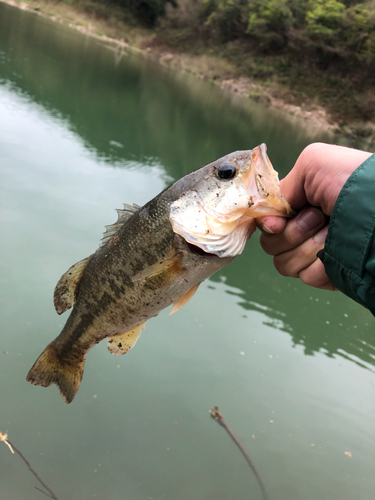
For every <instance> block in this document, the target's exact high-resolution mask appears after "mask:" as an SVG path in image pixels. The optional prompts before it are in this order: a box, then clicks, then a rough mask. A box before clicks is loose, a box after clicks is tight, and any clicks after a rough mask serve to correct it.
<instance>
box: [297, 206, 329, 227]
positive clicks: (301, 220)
mask: <svg viewBox="0 0 375 500" xmlns="http://www.w3.org/2000/svg"><path fill="white" fill-rule="evenodd" d="M324 220H325V216H324V214H323V212H321V211H320V210H318V209H316V208H308V209H307V210H305V211H304V212H300V213H299V214H298V215H297V217H296V222H297V224H298V226H299V227H300V229H302V231H304V232H306V233H307V232H308V231H311V230H312V229H314V228H315V227H317V226H319V224H321V223H322V222H323V221H324Z"/></svg>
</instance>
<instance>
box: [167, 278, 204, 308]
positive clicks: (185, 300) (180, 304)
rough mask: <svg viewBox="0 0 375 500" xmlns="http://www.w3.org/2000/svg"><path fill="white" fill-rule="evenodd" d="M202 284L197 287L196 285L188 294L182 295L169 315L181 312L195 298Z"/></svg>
mask: <svg viewBox="0 0 375 500" xmlns="http://www.w3.org/2000/svg"><path fill="white" fill-rule="evenodd" d="M199 285H200V283H198V284H197V285H194V286H193V287H192V288H190V290H189V291H188V292H186V293H185V294H184V295H182V296H181V297H180V298H179V299H177V300H176V302H174V303H173V307H172V310H171V312H170V313H169V316H170V315H171V314H174V313H175V312H177V311H179V310H180V309H181V308H182V307H184V306H185V305H186V304H187V303H188V302H189V300H190V299H191V298H192V297H193V296H194V294H195V292H196V291H197V290H198V287H199Z"/></svg>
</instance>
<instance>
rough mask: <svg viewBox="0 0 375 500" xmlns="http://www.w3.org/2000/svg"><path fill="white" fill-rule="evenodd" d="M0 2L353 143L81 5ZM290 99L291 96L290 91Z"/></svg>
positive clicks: (228, 74)
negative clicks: (141, 56) (207, 82)
mask: <svg viewBox="0 0 375 500" xmlns="http://www.w3.org/2000/svg"><path fill="white" fill-rule="evenodd" d="M0 2H3V3H6V4H8V5H10V6H12V7H17V8H19V9H21V10H25V11H28V12H31V13H34V14H37V15H39V16H42V17H44V18H47V19H49V20H51V21H54V22H58V23H60V24H64V25H65V26H68V27H69V28H72V29H75V30H76V31H79V32H80V33H83V34H85V35H87V36H90V37H93V38H95V39H97V40H100V41H101V42H103V43H104V44H106V45H107V46H108V47H109V48H110V49H112V50H128V51H130V52H133V53H139V54H141V55H143V56H144V57H147V58H150V59H152V60H154V61H156V62H158V63H159V64H161V65H163V66H166V67H169V68H171V69H172V70H175V71H179V72H186V73H189V74H193V75H194V76H195V77H196V78H199V79H201V80H207V81H209V82H211V83H213V84H215V85H218V86H219V87H220V88H221V89H222V90H223V91H224V92H227V93H229V94H232V95H236V96H240V98H243V99H250V100H253V101H255V102H260V103H262V104H263V105H264V106H265V107H266V108H268V109H270V110H271V111H272V110H274V111H276V112H277V113H278V114H280V115H281V116H282V117H283V118H285V119H286V120H288V121H291V120H292V121H294V122H295V121H299V122H300V123H301V126H303V127H307V128H309V129H311V130H312V131H314V129H315V131H316V132H325V133H328V134H329V135H332V139H333V138H334V137H335V136H336V141H337V139H338V138H340V137H345V138H348V139H350V138H351V139H353V136H352V137H350V133H349V134H348V133H345V131H343V130H342V129H341V127H340V125H339V123H338V122H337V121H335V120H333V118H332V116H331V114H330V113H329V112H328V111H327V110H326V109H325V108H324V107H323V106H321V105H318V104H315V103H313V102H310V101H309V100H308V99H307V100H306V103H304V104H303V105H298V104H292V103H291V102H288V100H287V99H284V98H282V97H274V96H273V95H272V90H273V89H272V87H268V88H267V87H266V86H264V85H262V84H260V83H258V82H257V81H256V80H254V79H252V78H249V77H245V76H237V75H238V71H236V68H235V67H234V66H233V67H231V65H230V63H228V62H226V61H224V60H223V59H220V58H218V57H214V56H209V55H201V56H193V55H190V54H187V53H186V52H181V51H178V49H174V48H173V49H172V48H171V47H168V46H166V44H165V43H164V42H163V41H161V39H160V37H158V35H157V33H155V32H152V31H151V30H147V29H146V28H141V27H131V26H129V25H127V24H126V23H124V22H123V21H118V22H115V23H114V22H113V21H112V22H111V23H110V22H109V21H108V20H107V19H100V18H98V16H97V15H95V12H94V13H93V14H89V13H87V12H85V11H84V10H83V9H84V4H82V5H79V6H78V8H77V7H76V6H74V4H71V5H68V4H65V3H62V4H59V3H54V4H52V3H50V2H49V1H48V0H28V1H27V2H26V1H22V0H20V1H17V0H0ZM89 2H90V0H89ZM87 5H92V4H87ZM113 14H114V15H115V14H116V12H115V11H114V12H113ZM121 35H122V36H121ZM291 94H292V90H290V95H291ZM287 97H288V96H287ZM291 100H292V99H291ZM353 125H355V124H354V123H353ZM369 126H370V127H371V129H372V133H370V134H369V137H366V138H363V139H365V141H364V142H365V143H366V142H367V143H368V144H372V143H374V142H375V124H373V123H371V124H370V125H369ZM357 139H358V137H357Z"/></svg>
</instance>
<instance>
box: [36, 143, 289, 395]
mask: <svg viewBox="0 0 375 500" xmlns="http://www.w3.org/2000/svg"><path fill="white" fill-rule="evenodd" d="M290 213H291V208H290V206H289V204H288V203H287V202H286V201H285V200H284V199H283V198H282V196H281V194H280V190H279V182H278V176H277V172H275V170H274V169H273V167H272V165H271V162H270V161H269V159H268V156H267V154H266V146H265V144H262V145H261V146H258V147H256V148H255V149H253V150H249V151H236V152H234V153H231V154H229V155H227V156H224V157H223V158H220V159H219V160H216V161H214V162H212V163H209V164H208V165H206V166H204V167H202V168H200V169H198V170H196V171H194V172H192V173H190V174H188V175H186V176H185V177H183V178H182V179H179V180H178V181H176V182H175V183H174V184H172V185H171V186H170V187H168V188H167V189H165V190H164V191H162V192H161V193H160V194H158V195H157V196H156V197H155V198H154V199H153V200H151V201H150V202H148V203H147V204H146V205H145V206H143V207H138V206H133V207H131V206H129V205H124V209H123V210H118V214H119V216H118V220H117V222H116V223H115V224H113V225H112V226H107V232H106V233H105V234H104V238H103V240H102V244H101V246H100V247H99V249H98V250H97V251H96V252H95V253H94V254H92V255H91V256H90V257H88V258H87V259H85V260H82V261H80V262H78V263H77V264H75V265H74V266H72V267H71V268H70V269H68V271H67V272H66V273H65V274H64V275H63V276H62V277H61V278H60V280H59V282H58V283H57V285H56V288H55V292H54V304H55V308H56V311H57V312H58V314H61V313H63V312H65V311H66V310H68V309H69V308H71V307H72V306H73V305H74V307H73V310H72V312H71V314H70V316H69V318H68V320H67V322H66V324H65V326H64V328H63V330H62V332H61V333H60V335H59V336H58V337H56V339H55V340H53V341H52V342H51V343H50V344H49V345H48V346H47V347H46V349H45V350H44V351H43V352H42V354H41V355H40V356H39V358H38V359H37V361H36V362H35V364H34V366H33V367H32V368H31V370H30V372H29V373H28V375H27V381H28V382H30V383H32V384H35V385H40V386H43V387H47V386H49V385H51V384H56V385H57V386H58V388H59V390H60V393H61V395H62V397H63V399H64V401H65V402H66V403H70V402H71V401H72V400H73V398H74V396H75V395H76V393H77V391H78V388H79V386H80V383H81V379H82V375H83V368H84V363H85V359H86V356H87V353H88V351H89V350H90V349H91V348H92V347H93V346H94V345H95V344H97V343H99V342H100V341H101V340H103V339H104V338H106V337H107V338H108V341H107V343H108V349H109V351H110V352H111V353H112V354H124V353H126V352H128V351H129V350H130V349H131V348H132V347H134V345H135V343H136V342H137V340H138V338H139V336H140V335H141V332H142V330H143V328H144V326H145V324H146V321H147V320H148V319H149V318H152V317H153V316H156V315H157V314H158V313H159V312H160V311H161V310H162V309H164V308H165V307H167V306H169V305H171V304H173V308H172V310H171V314H172V313H174V312H176V311H178V310H179V309H180V308H181V307H183V306H184V305H185V304H186V303H187V302H188V301H189V299H190V298H191V297H192V296H193V295H194V293H195V292H196V290H197V288H198V286H199V284H200V283H201V282H202V281H203V280H205V279H206V278H208V277H209V276H211V275H212V274H213V273H214V272H216V271H217V270H219V269H221V268H222V267H224V266H227V265H228V264H230V262H232V260H233V259H234V257H236V255H239V254H240V253H241V252H242V251H243V249H244V247H245V244H246V242H247V240H248V239H249V238H250V236H251V235H252V233H253V232H254V231H255V229H256V224H255V218H256V217H260V216H265V215H279V216H288V215H290Z"/></svg>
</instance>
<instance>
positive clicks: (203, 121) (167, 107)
mask: <svg viewBox="0 0 375 500" xmlns="http://www.w3.org/2000/svg"><path fill="white" fill-rule="evenodd" d="M1 9H2V20H3V27H2V30H1V32H0V50H1V51H2V53H3V54H6V55H5V56H4V57H3V60H2V63H3V64H2V65H1V71H0V78H1V79H2V81H3V82H4V81H7V82H11V83H12V85H14V86H16V87H17V88H18V89H20V90H21V91H22V92H24V93H25V94H26V95H28V96H30V97H31V98H32V100H33V101H34V102H36V103H39V104H42V105H43V107H44V108H46V109H48V110H49V112H50V113H52V114H54V115H55V116H58V117H60V118H61V117H63V118H64V119H65V120H67V122H69V127H70V129H71V130H72V131H74V132H75V133H77V134H79V135H80V136H81V137H82V138H83V140H84V141H85V143H86V145H87V147H88V148H89V149H91V150H94V151H95V152H96V154H97V155H98V157H100V158H101V159H102V160H103V161H105V162H108V163H109V164H112V163H113V162H115V161H121V160H123V159H125V160H129V159H136V160H138V161H140V162H145V163H147V161H148V158H155V157H157V158H159V159H160V161H161V162H162V163H163V165H164V168H165V169H166V171H167V173H168V175H170V176H171V177H174V178H179V177H181V176H182V175H183V174H185V173H187V172H189V171H191V170H194V169H195V168H198V167H199V166H201V165H202V164H204V163H207V162H209V161H212V160H213V159H214V158H217V157H220V156H222V155H223V154H227V153H228V151H232V150H235V149H248V148H250V147H254V146H255V145H257V144H259V143H260V142H266V143H268V144H269V145H270V147H271V146H272V149H271V158H275V159H276V160H277V168H278V170H279V171H281V173H286V171H287V170H288V168H290V166H291V165H292V164H293V162H294V160H295V158H296V157H297V155H298V153H299V152H300V151H301V149H302V148H303V146H304V145H305V144H306V143H307V142H308V139H307V137H306V136H305V135H304V134H303V133H302V132H301V131H300V129H299V127H298V126H295V127H292V126H290V125H286V124H284V123H282V124H281V123H280V122H279V120H277V119H276V118H275V117H274V116H273V115H269V114H267V113H265V112H263V111H262V110H261V109H260V108H259V107H257V106H254V107H253V108H252V109H251V110H250V112H249V110H246V111H243V110H241V109H240V108H234V107H232V106H231V105H230V100H229V99H227V100H225V99H223V96H222V94H221V93H220V91H219V90H218V89H216V88H215V87H214V86H211V87H210V86H208V85H207V84H202V83H201V82H199V81H197V80H196V79H194V78H191V77H189V76H187V75H182V76H181V77H180V78H179V79H178V78H175V77H174V75H172V74H171V73H170V72H169V71H168V70H163V69H162V68H159V67H157V66H155V65H154V64H153V63H150V62H148V61H147V60H144V59H140V58H138V57H134V56H131V55H130V56H128V57H126V58H124V59H123V60H122V61H121V62H120V63H119V64H115V63H114V61H115V53H112V52H111V51H109V50H108V49H106V48H104V47H102V46H100V45H99V44H98V43H97V42H95V41H92V40H89V39H87V38H84V40H85V43H82V35H80V34H78V33H75V32H72V30H69V28H67V27H60V30H61V35H62V38H63V40H64V43H63V44H62V43H61V39H60V38H57V37H55V36H54V31H55V26H54V25H53V23H50V22H49V21H47V20H44V19H39V18H37V17H36V16H30V14H28V13H26V12H20V13H19V18H20V22H19V23H18V24H17V25H15V24H14V23H12V22H10V18H11V9H9V7H7V6H3V5H2V6H1ZM8 18H9V19H8ZM202 102H204V103H205V105H204V106H202ZM291 137H292V138H293V141H292V142H291V143H290V146H289V147H288V148H285V147H283V144H284V143H285V142H286V141H289V138H291ZM119 144H120V145H122V146H123V147H119V146H118V145H119ZM276 160H274V161H275V162H276Z"/></svg>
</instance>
